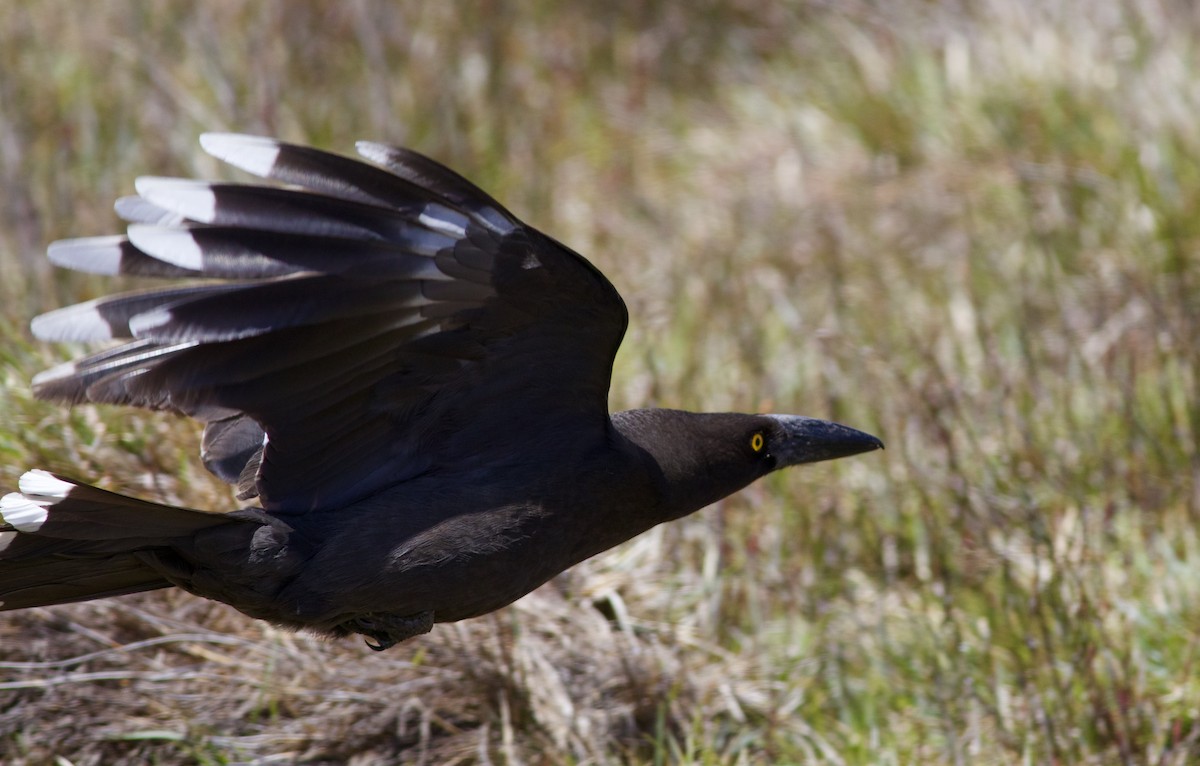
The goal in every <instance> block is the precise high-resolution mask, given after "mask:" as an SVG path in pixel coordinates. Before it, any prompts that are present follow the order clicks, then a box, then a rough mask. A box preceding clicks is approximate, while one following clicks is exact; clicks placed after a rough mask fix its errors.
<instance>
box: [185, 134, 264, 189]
mask: <svg viewBox="0 0 1200 766" xmlns="http://www.w3.org/2000/svg"><path fill="white" fill-rule="evenodd" d="M200 146H201V147H203V149H204V151H206V152H208V153H209V154H211V155H212V156H214V157H216V158H217V159H219V160H221V161H222V162H228V163H229V164H230V165H233V166H234V167H235V168H240V169H242V170H244V171H246V172H247V173H253V174H254V175H256V176H261V177H262V178H270V177H271V170H272V169H273V168H274V167H275V159H276V158H277V157H278V156H279V144H278V142H277V141H275V140H274V139H272V138H263V137H261V136H247V135H243V134H240V133H204V134H202V135H201V136H200Z"/></svg>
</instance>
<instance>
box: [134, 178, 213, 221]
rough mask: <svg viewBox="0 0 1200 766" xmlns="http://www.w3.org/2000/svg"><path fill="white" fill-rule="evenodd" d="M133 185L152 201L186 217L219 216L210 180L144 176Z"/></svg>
mask: <svg viewBox="0 0 1200 766" xmlns="http://www.w3.org/2000/svg"><path fill="white" fill-rule="evenodd" d="M133 186H134V188H135V189H137V193H138V194H140V195H142V197H143V198H145V200H146V201H147V202H149V203H150V204H151V205H155V206H157V207H161V208H163V209H164V210H169V211H171V212H174V213H178V214H179V215H181V216H183V217H184V218H188V219H191V220H193V221H199V222H200V223H212V222H213V220H214V219H215V217H216V211H217V195H215V194H213V191H212V189H211V188H210V185H209V183H208V182H207V181H192V180H189V179H186V178H159V177H157V176H142V177H141V178H139V179H137V180H136V181H134V182H133Z"/></svg>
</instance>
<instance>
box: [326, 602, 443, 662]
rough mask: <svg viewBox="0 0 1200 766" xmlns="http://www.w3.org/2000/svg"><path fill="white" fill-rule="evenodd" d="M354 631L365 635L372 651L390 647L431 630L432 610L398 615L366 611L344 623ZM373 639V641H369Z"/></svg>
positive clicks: (380, 650)
mask: <svg viewBox="0 0 1200 766" xmlns="http://www.w3.org/2000/svg"><path fill="white" fill-rule="evenodd" d="M345 625H346V627H347V628H349V629H350V630H352V631H354V632H355V633H359V634H361V635H364V636H366V637H367V640H366V644H367V646H368V647H370V648H371V649H372V650H373V651H376V652H382V651H383V650H384V649H391V648H392V647H393V646H395V645H396V644H398V643H400V642H401V641H407V640H408V639H410V638H412V637H413V636H419V635H421V634H422V633H428V632H429V631H431V630H433V612H429V611H425V612H419V613H418V614H415V615H407V616H400V615H395V614H388V613H386V612H382V613H381V612H368V613H367V614H363V615H359V616H358V617H355V618H354V619H353V620H350V621H348V622H347V623H345ZM371 639H374V641H375V643H371Z"/></svg>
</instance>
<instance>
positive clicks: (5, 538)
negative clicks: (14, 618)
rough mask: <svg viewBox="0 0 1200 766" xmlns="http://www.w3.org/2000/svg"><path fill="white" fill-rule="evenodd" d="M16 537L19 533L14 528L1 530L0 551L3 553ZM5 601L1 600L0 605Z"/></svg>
mask: <svg viewBox="0 0 1200 766" xmlns="http://www.w3.org/2000/svg"><path fill="white" fill-rule="evenodd" d="M16 539H17V533H16V532H13V531H12V530H9V531H7V532H0V553H2V552H3V551H4V549H5V548H7V547H8V546H9V545H12V541H13V540H16ZM3 603H4V602H2V601H0V605H3Z"/></svg>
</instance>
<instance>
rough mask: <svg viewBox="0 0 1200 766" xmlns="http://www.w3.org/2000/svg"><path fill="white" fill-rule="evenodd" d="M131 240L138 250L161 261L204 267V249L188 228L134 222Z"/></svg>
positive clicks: (193, 267)
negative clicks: (169, 227) (172, 227)
mask: <svg viewBox="0 0 1200 766" xmlns="http://www.w3.org/2000/svg"><path fill="white" fill-rule="evenodd" d="M129 241H130V242H132V243H133V246H134V247H136V248H137V249H138V250H141V251H142V252H143V253H146V254H147V255H152V256H154V257H155V258H157V259H158V260H160V261H165V262H166V263H173V264H175V265H176V266H179V267H181V268H185V269H191V270H193V271H200V270H201V269H202V268H203V267H204V251H203V250H201V249H200V245H198V244H196V238H195V237H193V236H192V233H191V232H190V231H188V230H187V229H168V228H165V227H162V226H147V225H145V224H133V225H131V226H130V227H129Z"/></svg>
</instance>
